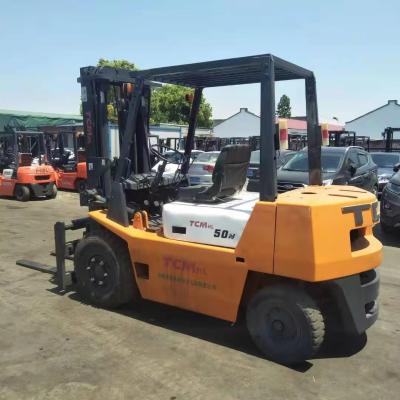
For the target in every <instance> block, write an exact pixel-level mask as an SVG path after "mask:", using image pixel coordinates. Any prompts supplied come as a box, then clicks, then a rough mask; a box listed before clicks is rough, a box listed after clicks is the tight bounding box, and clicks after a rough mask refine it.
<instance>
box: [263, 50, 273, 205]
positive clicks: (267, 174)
mask: <svg viewBox="0 0 400 400" xmlns="http://www.w3.org/2000/svg"><path fill="white" fill-rule="evenodd" d="M260 116H261V118H260V149H261V151H260V200H261V201H275V199H276V197H277V179H276V152H275V139H274V133H275V66H274V59H273V57H272V56H270V57H268V59H267V60H266V62H264V63H263V68H262V72H261V106H260Z"/></svg>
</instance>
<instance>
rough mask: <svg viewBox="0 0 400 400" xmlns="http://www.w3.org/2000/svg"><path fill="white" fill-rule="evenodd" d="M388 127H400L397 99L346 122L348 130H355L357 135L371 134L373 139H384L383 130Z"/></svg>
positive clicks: (399, 107) (399, 108) (399, 111)
mask: <svg viewBox="0 0 400 400" xmlns="http://www.w3.org/2000/svg"><path fill="white" fill-rule="evenodd" d="M387 127H392V128H399V127H400V106H399V105H398V104H397V101H396V100H389V102H388V104H387V105H386V106H384V107H382V108H380V109H378V110H376V111H373V112H371V113H370V114H367V115H365V116H363V117H361V118H358V119H356V120H355V121H352V122H346V125H345V129H346V130H347V131H355V132H356V133H357V135H366V136H370V137H371V139H382V132H383V131H384V130H385V128H387Z"/></svg>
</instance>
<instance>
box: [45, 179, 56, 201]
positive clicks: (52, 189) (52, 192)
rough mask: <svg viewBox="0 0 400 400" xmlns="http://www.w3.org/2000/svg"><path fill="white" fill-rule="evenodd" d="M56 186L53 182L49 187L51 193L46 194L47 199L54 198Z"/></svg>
mask: <svg viewBox="0 0 400 400" xmlns="http://www.w3.org/2000/svg"><path fill="white" fill-rule="evenodd" d="M57 192H58V191H57V186H56V184H55V183H53V187H52V188H51V193H50V194H49V195H48V196H47V197H48V198H49V199H55V198H56V197H57Z"/></svg>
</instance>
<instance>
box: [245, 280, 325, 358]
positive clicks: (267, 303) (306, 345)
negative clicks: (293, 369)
mask: <svg viewBox="0 0 400 400" xmlns="http://www.w3.org/2000/svg"><path fill="white" fill-rule="evenodd" d="M246 320H247V329H248V330H249V333H250V336H251V338H252V339H253V341H254V343H255V344H256V346H257V347H258V348H259V349H260V350H261V352H262V353H263V354H264V355H265V356H266V357H267V358H268V359H270V360H273V361H276V362H278V363H280V364H285V365H291V364H296V363H300V362H303V361H305V360H307V359H309V358H310V357H312V356H313V355H314V354H315V353H316V352H317V351H318V350H319V349H320V347H321V345H322V343H323V341H324V337H325V323H324V319H323V316H322V313H321V311H320V309H319V308H318V307H317V305H316V303H315V302H314V300H313V299H312V298H311V297H310V296H309V295H308V294H307V293H306V292H305V291H304V290H303V289H300V288H298V287H296V286H293V285H289V284H275V285H272V286H267V287H264V288H262V289H260V290H259V291H258V292H257V293H256V294H255V295H254V297H253V298H252V299H251V301H250V303H249V305H248V307H247V314H246ZM275 324H276V325H275Z"/></svg>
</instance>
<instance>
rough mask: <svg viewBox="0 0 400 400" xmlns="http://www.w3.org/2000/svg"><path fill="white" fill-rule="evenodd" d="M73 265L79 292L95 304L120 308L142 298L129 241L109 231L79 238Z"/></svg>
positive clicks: (100, 231)
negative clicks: (131, 258)
mask: <svg viewBox="0 0 400 400" xmlns="http://www.w3.org/2000/svg"><path fill="white" fill-rule="evenodd" d="M74 266H75V276H76V279H77V287H78V292H79V294H80V295H81V296H82V297H83V298H84V299H86V300H87V301H88V302H90V303H92V304H94V305H97V306H100V307H105V308H117V307H120V306H122V305H124V304H126V303H129V302H130V301H132V300H137V299H138V298H139V292H138V289H137V286H136V282H135V278H134V275H133V272H132V265H131V260H130V256H129V251H128V248H127V246H126V243H125V242H124V241H122V239H120V238H118V237H116V236H115V235H113V234H112V233H110V232H107V231H105V230H103V229H101V230H96V231H95V232H94V233H93V235H92V236H88V237H86V238H84V239H82V240H80V241H79V243H78V245H77V247H76V250H75V256H74Z"/></svg>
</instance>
